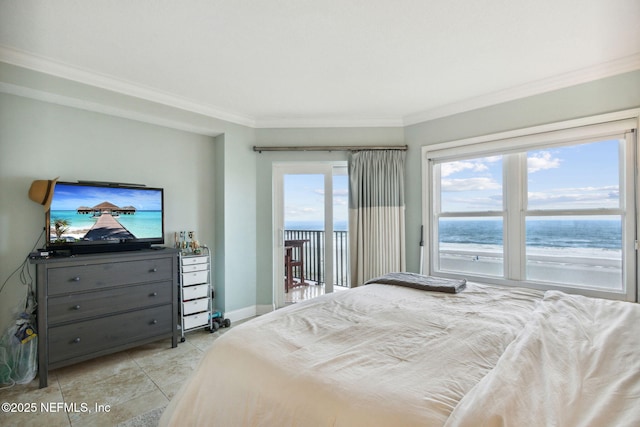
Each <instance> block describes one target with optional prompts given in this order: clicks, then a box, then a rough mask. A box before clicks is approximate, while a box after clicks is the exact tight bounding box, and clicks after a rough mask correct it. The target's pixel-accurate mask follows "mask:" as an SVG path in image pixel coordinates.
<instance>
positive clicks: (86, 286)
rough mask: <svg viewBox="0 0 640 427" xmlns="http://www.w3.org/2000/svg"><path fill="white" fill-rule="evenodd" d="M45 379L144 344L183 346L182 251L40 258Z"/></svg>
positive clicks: (40, 342)
mask: <svg viewBox="0 0 640 427" xmlns="http://www.w3.org/2000/svg"><path fill="white" fill-rule="evenodd" d="M31 262H32V263H34V264H35V265H36V283H37V299H38V306H37V307H38V309H37V323H38V374H39V376H40V388H43V387H46V386H47V382H48V381H47V380H48V371H49V370H50V369H57V368H61V367H63V366H67V365H71V364H75V363H78V362H82V361H85V360H89V359H92V358H95V357H99V356H104V355H107V354H111V353H115V352H118V351H122V350H126V349H128V348H132V347H136V346H139V345H142V344H146V343H150V342H154V341H157V340H159V339H162V338H171V346H172V347H177V345H178V329H177V325H178V272H177V266H178V251H177V250H174V249H166V250H163V251H156V250H150V249H146V250H139V251H136V252H111V253H103V254H90V255H76V256H71V257H53V258H46V259H32V260H31Z"/></svg>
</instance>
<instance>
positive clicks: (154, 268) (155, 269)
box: [149, 267, 158, 273]
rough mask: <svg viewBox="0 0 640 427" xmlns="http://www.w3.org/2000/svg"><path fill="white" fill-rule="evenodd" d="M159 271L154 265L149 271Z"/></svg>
mask: <svg viewBox="0 0 640 427" xmlns="http://www.w3.org/2000/svg"><path fill="white" fill-rule="evenodd" d="M157 271H158V269H157V268H156V267H153V268H152V269H151V270H149V273H156V272H157Z"/></svg>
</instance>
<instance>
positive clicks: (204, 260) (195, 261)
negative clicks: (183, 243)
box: [182, 256, 209, 267]
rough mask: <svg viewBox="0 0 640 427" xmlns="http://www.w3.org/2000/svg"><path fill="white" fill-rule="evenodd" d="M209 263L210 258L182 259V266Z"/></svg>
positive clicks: (194, 257)
mask: <svg viewBox="0 0 640 427" xmlns="http://www.w3.org/2000/svg"><path fill="white" fill-rule="evenodd" d="M208 262H209V257H208V256H190V257H182V266H183V267H184V266H187V265H193V264H205V265H206V264H207V263H208Z"/></svg>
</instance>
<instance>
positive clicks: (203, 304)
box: [182, 298, 209, 315]
mask: <svg viewBox="0 0 640 427" xmlns="http://www.w3.org/2000/svg"><path fill="white" fill-rule="evenodd" d="M206 310H209V298H201V299H194V300H191V301H186V302H183V303H182V314H183V315H187V314H193V313H199V312H201V311H206Z"/></svg>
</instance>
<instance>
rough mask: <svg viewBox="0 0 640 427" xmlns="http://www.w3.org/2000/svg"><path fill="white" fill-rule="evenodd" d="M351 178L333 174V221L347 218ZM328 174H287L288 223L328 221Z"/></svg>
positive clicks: (285, 190) (285, 198)
mask: <svg viewBox="0 0 640 427" xmlns="http://www.w3.org/2000/svg"><path fill="white" fill-rule="evenodd" d="M348 182H349V178H348V176H347V175H334V176H333V221H334V222H337V221H347V218H348V208H349V190H348V186H349V184H348ZM324 192H325V191H324V175H321V174H309V175H301V174H295V175H285V176H284V194H285V196H284V206H285V213H284V215H285V223H291V222H303V221H304V222H309V221H311V222H322V221H324Z"/></svg>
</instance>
